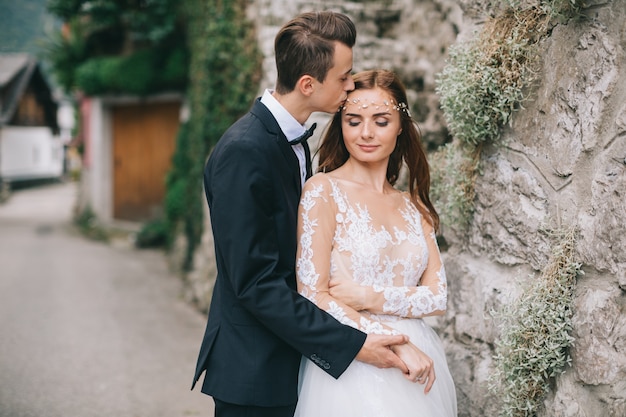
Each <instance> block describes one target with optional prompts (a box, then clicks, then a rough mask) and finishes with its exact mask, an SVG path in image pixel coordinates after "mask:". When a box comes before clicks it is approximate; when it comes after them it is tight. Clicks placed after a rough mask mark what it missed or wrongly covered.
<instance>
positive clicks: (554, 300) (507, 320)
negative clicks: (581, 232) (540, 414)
mask: <svg viewBox="0 0 626 417" xmlns="http://www.w3.org/2000/svg"><path fill="white" fill-rule="evenodd" d="M552 237H553V239H554V241H555V244H554V245H553V246H552V255H551V258H550V260H549V261H548V264H547V265H546V267H545V268H544V269H543V271H542V273H541V275H540V276H539V277H537V278H536V279H533V280H532V281H531V282H530V286H528V287H527V288H525V289H524V291H523V293H522V295H521V296H520V297H519V298H518V299H516V300H515V301H514V302H513V303H511V304H509V305H506V306H504V308H503V309H502V310H501V311H499V312H493V315H494V316H495V317H496V319H497V320H498V321H499V328H500V338H499V339H498V340H497V341H496V354H495V358H494V362H495V372H494V373H493V374H492V375H491V378H490V389H491V391H492V392H494V393H496V394H497V395H498V398H501V400H502V408H501V413H500V415H501V416H506V417H531V416H535V415H536V414H537V411H538V409H539V407H540V406H541V401H542V399H543V397H544V395H545V394H546V392H547V391H548V389H549V383H550V379H551V378H554V377H555V376H557V375H559V374H560V373H563V372H564V368H565V366H566V365H568V364H570V362H571V359H570V356H569V351H568V350H569V347H570V345H571V344H572V342H573V338H572V337H571V336H570V332H571V330H572V299H573V297H574V288H575V284H576V277H577V276H578V275H579V274H582V273H583V271H582V270H581V264H580V263H578V262H577V261H576V259H575V254H574V246H575V243H576V232H575V229H573V228H572V229H569V230H560V231H554V232H552Z"/></svg>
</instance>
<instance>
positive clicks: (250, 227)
mask: <svg viewBox="0 0 626 417" xmlns="http://www.w3.org/2000/svg"><path fill="white" fill-rule="evenodd" d="M246 133H248V132H246ZM245 136H246V137H247V138H250V137H251V136H254V134H246V135H245ZM257 139H258V138H257ZM279 139H280V138H279ZM269 145H270V146H262V144H259V143H258V141H257V142H255V141H254V139H253V140H250V141H247V140H244V141H241V140H240V141H231V142H227V143H225V144H223V146H221V147H220V149H219V150H216V152H219V153H218V154H215V152H214V155H212V157H211V161H210V163H209V164H208V165H207V168H206V170H205V186H206V187H207V198H208V200H209V205H210V211H211V224H212V227H213V235H214V239H215V247H216V255H217V257H218V262H219V263H220V265H221V267H222V269H221V271H220V274H223V275H224V276H225V277H227V280H228V282H229V283H230V285H232V288H233V291H234V293H235V295H236V298H237V300H238V302H239V303H240V305H241V306H243V308H245V309H246V310H247V311H248V312H250V313H251V314H252V315H254V316H255V317H256V319H257V320H258V321H259V322H260V323H261V324H262V325H263V326H265V327H266V328H267V329H269V330H270V331H271V332H273V333H274V334H276V335H277V336H278V337H279V338H281V339H282V340H284V341H285V342H286V343H287V344H289V345H291V346H292V347H293V348H294V349H296V350H297V351H299V352H300V353H302V354H303V355H304V356H305V357H308V358H310V359H311V360H313V361H314V362H315V363H316V364H317V365H318V366H320V367H321V368H322V369H324V370H325V371H326V372H328V373H329V374H330V375H332V376H333V377H335V378H338V377H339V376H340V375H341V373H343V371H344V370H345V369H346V368H347V367H348V365H349V364H350V363H351V362H352V360H353V359H354V357H355V356H356V354H357V353H358V351H359V350H360V349H361V347H362V345H363V343H364V341H365V338H366V335H365V334H364V333H363V332H361V331H358V330H356V329H353V328H351V327H349V326H344V325H342V324H340V323H339V322H337V321H336V320H335V319H334V318H332V317H331V316H330V315H328V314H327V313H326V312H324V311H322V310H320V309H319V308H317V307H316V306H315V305H314V304H313V303H311V302H310V301H309V300H307V299H306V298H304V297H302V296H300V295H299V294H298V293H297V291H296V284H295V282H296V281H295V252H296V215H297V204H298V199H299V191H300V189H299V185H297V186H296V185H294V183H293V177H292V173H293V170H294V168H295V167H294V166H293V165H290V163H297V162H295V156H294V158H293V161H290V160H288V159H286V158H285V155H284V154H281V152H280V150H279V149H280V146H277V145H279V144H278V143H270V144H269ZM287 146H288V145H287ZM283 151H284V149H283ZM288 151H289V152H291V149H289V148H288ZM294 187H295V188H294Z"/></svg>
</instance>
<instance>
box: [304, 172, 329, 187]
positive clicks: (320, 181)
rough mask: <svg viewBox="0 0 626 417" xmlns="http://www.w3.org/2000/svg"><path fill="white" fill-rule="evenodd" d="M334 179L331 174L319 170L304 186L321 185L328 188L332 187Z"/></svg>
mask: <svg viewBox="0 0 626 417" xmlns="http://www.w3.org/2000/svg"><path fill="white" fill-rule="evenodd" d="M332 181H333V179H332V177H331V176H330V175H329V174H326V173H324V172H319V173H317V174H315V175H313V176H312V177H311V178H309V179H308V180H307V181H306V183H305V184H304V188H305V189H312V188H320V187H321V188H323V189H326V188H330V186H331V183H332Z"/></svg>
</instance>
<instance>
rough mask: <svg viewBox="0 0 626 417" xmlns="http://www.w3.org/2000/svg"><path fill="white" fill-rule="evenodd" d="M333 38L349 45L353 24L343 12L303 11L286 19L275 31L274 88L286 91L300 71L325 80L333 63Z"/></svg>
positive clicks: (353, 42) (294, 84) (284, 92)
mask: <svg viewBox="0 0 626 417" xmlns="http://www.w3.org/2000/svg"><path fill="white" fill-rule="evenodd" d="M335 42H341V43H343V44H344V45H346V46H347V47H349V48H352V47H353V46H354V44H355V42H356V28H355V26H354V23H353V22H352V21H351V20H350V18H349V17H348V16H346V15H344V14H341V13H336V12H331V11H323V12H307V13H302V14H300V15H298V16H296V17H295V18H293V19H292V20H291V21H289V22H288V23H286V24H285V25H284V26H283V27H282V28H281V29H280V31H279V32H278V34H277V35H276V39H275V41H274V53H275V55H276V69H277V70H278V78H277V81H276V92H277V93H278V94H287V93H289V92H291V91H293V89H294V88H295V86H296V82H297V81H298V79H299V78H300V77H302V76H303V75H310V76H312V77H314V78H315V79H316V80H318V81H319V82H324V79H325V78H326V74H327V73H328V70H330V69H331V68H332V67H333V65H334V62H333V57H334V53H335Z"/></svg>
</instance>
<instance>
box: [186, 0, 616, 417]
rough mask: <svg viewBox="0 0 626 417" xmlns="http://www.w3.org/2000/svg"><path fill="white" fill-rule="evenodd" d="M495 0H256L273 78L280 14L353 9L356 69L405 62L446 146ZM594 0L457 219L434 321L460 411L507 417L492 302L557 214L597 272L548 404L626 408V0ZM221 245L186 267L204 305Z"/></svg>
mask: <svg viewBox="0 0 626 417" xmlns="http://www.w3.org/2000/svg"><path fill="white" fill-rule="evenodd" d="M490 3H491V2H489V1H487V0H461V1H459V2H454V1H449V0H441V1H437V0H431V1H420V0H387V1H385V0H378V1H353V2H340V1H317V2H316V1H293V0H255V1H251V3H250V7H249V16H250V18H251V19H252V20H254V21H255V22H257V30H258V36H259V43H260V45H261V48H262V51H263V52H264V54H265V61H264V71H265V77H264V80H263V83H262V89H263V88H267V87H272V86H273V82H274V78H275V70H274V67H273V54H272V48H273V37H274V35H275V33H276V31H277V30H278V28H279V27H280V25H282V24H283V23H284V22H286V21H287V20H288V19H289V18H291V17H292V16H294V15H296V14H297V13H299V12H301V11H305V10H314V9H315V10H321V9H332V10H337V11H341V12H344V13H346V14H348V15H349V16H350V17H351V18H352V19H353V20H354V21H355V23H356V25H357V29H358V32H359V35H358V40H357V45H356V47H355V65H354V68H355V70H357V71H358V70H362V69H370V68H379V67H382V68H388V69H392V70H395V71H396V72H398V73H399V74H400V76H401V78H402V79H403V80H404V82H405V83H406V85H407V87H408V88H409V93H410V94H409V97H410V99H411V101H412V102H411V103H410V105H411V107H412V111H413V113H414V115H415V116H416V119H417V121H418V122H419V123H420V127H421V129H422V132H423V134H424V137H425V139H426V141H427V143H428V146H429V148H431V149H432V148H435V147H436V146H437V145H439V144H441V143H443V142H445V141H448V140H449V138H448V137H447V133H446V129H445V126H444V124H443V122H442V117H441V113H440V111H439V110H438V100H437V96H436V94H435V92H434V89H435V76H436V74H437V73H438V72H439V71H441V69H442V68H443V65H444V59H445V54H446V51H447V48H448V46H449V45H450V44H452V43H454V42H455V41H456V40H457V39H458V38H459V37H464V36H471V32H472V30H473V28H476V27H478V28H480V16H481V15H484V10H485V8H486V7H490V6H489V4H490ZM585 7H586V8H585V10H584V15H585V18H584V19H582V20H579V21H576V22H569V23H567V24H560V25H558V26H556V27H555V28H554V30H553V31H552V33H551V36H550V37H549V38H548V39H546V40H545V41H544V42H543V43H542V45H541V48H542V62H543V68H542V70H541V71H542V72H541V74H540V77H539V83H538V85H536V86H535V88H534V90H533V94H532V97H533V100H532V101H529V102H527V103H525V106H524V109H523V110H521V111H519V112H517V113H515V115H514V118H513V123H512V126H511V127H510V128H509V129H507V130H506V131H505V132H504V139H505V140H504V143H505V145H504V146H501V147H499V148H491V149H486V150H485V151H484V152H483V160H482V163H483V174H482V175H481V176H480V177H479V179H478V183H477V197H476V213H475V217H474V221H473V222H472V224H471V226H470V229H469V231H468V233H467V235H464V236H455V235H453V234H452V233H450V232H449V231H447V230H444V234H445V237H446V239H447V241H448V242H449V243H450V246H449V249H448V251H447V252H446V253H445V254H444V256H445V261H446V268H447V275H448V278H449V285H450V297H449V310H448V313H447V314H446V316H445V317H443V318H441V319H438V320H436V321H434V322H433V324H434V325H435V327H436V328H437V330H438V332H439V334H440V335H441V336H442V339H443V340H444V344H445V346H446V350H447V352H448V358H449V363H450V368H451V370H452V373H453V376H454V379H455V381H456V384H457V392H458V396H459V415H460V416H475V417H479V416H480V417H484V416H497V415H498V411H497V401H496V400H497V399H495V398H493V397H492V396H491V394H489V392H488V390H487V378H488V376H489V375H490V373H491V372H492V368H491V367H492V365H493V364H492V357H493V354H494V341H495V340H496V338H497V336H498V334H497V328H496V327H495V325H494V323H493V321H492V319H491V316H490V314H489V312H490V311H491V309H493V308H496V309H497V308H498V307H499V306H500V305H502V304H503V303H506V302H508V301H509V300H510V299H511V297H512V296H514V295H515V294H517V293H518V292H519V286H518V283H519V281H525V280H530V279H532V277H533V276H534V275H538V274H539V273H540V271H541V269H542V267H543V266H544V265H545V264H546V262H547V260H548V257H549V254H550V245H551V242H550V240H549V239H548V237H547V236H546V235H545V234H544V233H542V232H541V230H542V229H543V228H544V227H546V226H555V225H561V226H577V227H578V228H579V229H580V238H579V240H578V242H577V245H576V253H577V257H578V258H579V260H580V262H582V263H583V270H584V272H585V274H584V275H582V276H581V277H580V278H579V279H578V282H577V290H576V296H575V300H574V334H573V336H574V337H575V338H576V339H575V342H574V346H573V349H572V351H571V354H572V358H573V362H572V366H571V367H569V368H568V369H567V370H566V372H565V373H564V374H563V375H561V376H559V377H558V378H556V380H555V381H554V384H553V390H552V391H551V393H550V394H549V395H548V397H547V399H546V401H545V410H544V411H542V412H541V414H540V415H541V416H562V417H566V416H567V417H604V416H614V417H621V416H626V318H625V317H626V316H624V314H623V312H624V309H625V297H624V292H625V291H626V273H625V272H624V271H625V270H626V55H625V51H624V45H626V24H625V23H624V22H626V0H614V1H608V2H601V1H599V0H590V1H589V2H587V5H586V6H585ZM464 11H465V12H464ZM313 119H315V120H316V121H322V122H324V121H325V120H327V118H326V117H325V116H322V115H314V116H313ZM319 130H320V129H318V132H317V134H318V135H319ZM209 227H210V226H209V225H208V223H207V230H210V229H209ZM211 242H212V240H211V236H210V233H205V237H204V243H203V248H202V249H201V250H199V251H198V254H197V256H196V263H195V270H194V271H193V272H192V273H191V274H189V275H188V276H187V278H186V279H187V282H188V289H189V293H188V296H189V299H190V300H193V301H194V302H196V303H197V304H198V305H199V306H200V307H201V308H203V309H205V308H207V306H208V303H209V300H210V293H211V288H212V280H213V278H214V275H215V268H214V264H213V260H212V247H211Z"/></svg>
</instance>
